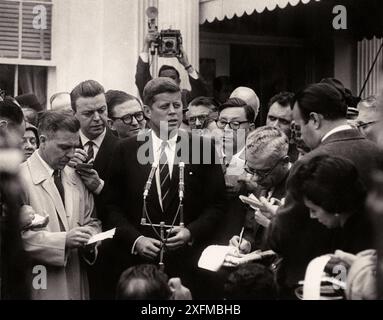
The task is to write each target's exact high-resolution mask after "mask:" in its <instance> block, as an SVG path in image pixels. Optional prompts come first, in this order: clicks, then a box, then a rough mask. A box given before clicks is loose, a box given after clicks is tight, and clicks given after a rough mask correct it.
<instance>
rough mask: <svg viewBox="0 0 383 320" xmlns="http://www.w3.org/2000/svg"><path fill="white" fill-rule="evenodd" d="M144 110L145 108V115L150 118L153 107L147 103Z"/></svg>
mask: <svg viewBox="0 0 383 320" xmlns="http://www.w3.org/2000/svg"><path fill="white" fill-rule="evenodd" d="M143 110H144V114H145V117H146V118H147V119H150V118H151V116H152V109H151V108H150V107H149V106H147V105H146V104H144V107H143Z"/></svg>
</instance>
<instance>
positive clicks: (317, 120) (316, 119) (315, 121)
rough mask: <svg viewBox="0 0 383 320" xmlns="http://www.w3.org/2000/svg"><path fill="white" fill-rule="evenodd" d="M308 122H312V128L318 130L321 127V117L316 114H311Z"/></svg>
mask: <svg viewBox="0 0 383 320" xmlns="http://www.w3.org/2000/svg"><path fill="white" fill-rule="evenodd" d="M310 120H311V121H312V122H313V126H314V128H315V129H319V128H320V127H321V125H322V120H323V116H322V115H321V114H318V113H316V112H311V113H310V119H309V121H310Z"/></svg>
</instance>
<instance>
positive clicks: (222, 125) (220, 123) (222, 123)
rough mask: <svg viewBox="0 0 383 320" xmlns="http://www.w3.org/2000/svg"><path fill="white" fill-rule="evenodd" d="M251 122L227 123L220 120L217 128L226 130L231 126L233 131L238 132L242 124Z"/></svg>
mask: <svg viewBox="0 0 383 320" xmlns="http://www.w3.org/2000/svg"><path fill="white" fill-rule="evenodd" d="M248 122H249V121H247V120H246V121H231V122H227V121H224V120H218V121H217V127H218V128H219V129H225V127H226V126H227V125H229V127H230V128H231V129H232V130H238V129H239V127H240V126H241V124H242V123H248Z"/></svg>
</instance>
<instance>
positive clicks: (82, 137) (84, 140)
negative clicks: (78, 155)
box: [80, 128, 106, 194]
mask: <svg viewBox="0 0 383 320" xmlns="http://www.w3.org/2000/svg"><path fill="white" fill-rule="evenodd" d="M105 135H106V128H105V130H104V132H103V133H101V134H100V135H99V136H98V137H97V138H96V139H94V140H90V139H88V138H87V137H86V136H85V135H84V134H83V133H82V131H81V130H80V140H81V144H82V145H83V147H84V151H85V152H86V153H88V149H89V145H88V144H87V143H88V141H92V142H93V152H94V156H93V159H96V156H97V153H98V151H99V150H100V147H101V144H102V142H103V141H104V138H105ZM104 184H105V182H104V180H102V179H101V178H100V185H99V186H98V187H97V189H96V190H95V191H94V194H100V192H101V191H102V189H103V188H104Z"/></svg>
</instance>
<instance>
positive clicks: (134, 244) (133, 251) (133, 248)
mask: <svg viewBox="0 0 383 320" xmlns="http://www.w3.org/2000/svg"><path fill="white" fill-rule="evenodd" d="M143 237H144V236H139V237H138V238H137V239H136V241H134V243H133V246H132V251H131V253H132V254H134V255H136V254H137V251H136V244H137V241H138V240H140V239H141V238H143Z"/></svg>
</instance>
